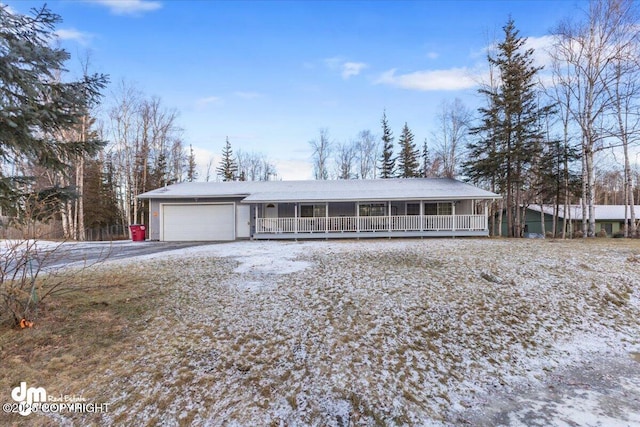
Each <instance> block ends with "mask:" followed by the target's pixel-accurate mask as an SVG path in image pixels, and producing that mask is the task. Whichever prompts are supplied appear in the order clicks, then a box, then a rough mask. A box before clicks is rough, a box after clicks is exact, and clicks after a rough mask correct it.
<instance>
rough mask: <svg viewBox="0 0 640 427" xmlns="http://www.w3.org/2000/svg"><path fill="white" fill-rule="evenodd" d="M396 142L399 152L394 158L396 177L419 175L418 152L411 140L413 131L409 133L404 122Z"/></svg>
mask: <svg viewBox="0 0 640 427" xmlns="http://www.w3.org/2000/svg"><path fill="white" fill-rule="evenodd" d="M398 143H399V144H400V154H398V158H397V159H396V162H397V166H398V169H397V173H398V178H415V177H417V176H419V175H420V174H419V170H418V168H419V163H418V157H419V155H420V152H419V151H418V149H417V148H416V144H415V143H414V142H413V133H411V130H410V129H409V126H408V125H407V123H406V122H405V123H404V127H403V128H402V133H401V134H400V138H399V139H398Z"/></svg>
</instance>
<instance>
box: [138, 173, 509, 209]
mask: <svg viewBox="0 0 640 427" xmlns="http://www.w3.org/2000/svg"><path fill="white" fill-rule="evenodd" d="M138 197H139V198H142V199H172V198H218V197H239V198H242V199H243V200H242V202H244V203H266V202H281V203H287V202H321V201H322V202H340V201H342V202H346V201H390V200H463V199H477V200H481V199H497V198H500V196H498V195H497V194H494V193H491V192H489V191H485V190H482V189H480V188H478V187H475V186H473V185H470V184H466V183H464V182H461V181H457V180H455V179H449V178H411V179H399V178H398V179H371V180H334V181H320V180H318V181H257V182H247V181H233V182H188V183H181V184H174V185H169V186H167V187H163V188H159V189H157V190H153V191H149V192H147V193H144V194H141V195H139V196H138Z"/></svg>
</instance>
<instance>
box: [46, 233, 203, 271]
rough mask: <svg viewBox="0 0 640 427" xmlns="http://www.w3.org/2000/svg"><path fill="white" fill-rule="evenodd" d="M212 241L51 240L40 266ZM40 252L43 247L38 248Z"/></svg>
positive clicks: (81, 261) (116, 256)
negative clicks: (61, 241)
mask: <svg viewBox="0 0 640 427" xmlns="http://www.w3.org/2000/svg"><path fill="white" fill-rule="evenodd" d="M209 244H212V243H211V242H150V241H145V242H132V241H128V240H122V241H114V242H65V243H60V244H55V243H48V244H47V245H46V247H43V249H42V252H41V254H42V255H41V256H38V257H37V258H38V259H39V260H41V264H42V265H41V267H42V268H44V269H51V268H60V267H65V266H68V265H71V264H78V263H82V264H85V263H86V264H87V265H90V264H94V263H96V262H102V261H107V260H114V259H126V258H132V257H136V256H141V255H149V254H155V253H159V252H166V251H173V250H176V249H182V248H189V247H192V246H201V245H209ZM39 252H40V250H39Z"/></svg>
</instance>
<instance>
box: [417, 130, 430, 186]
mask: <svg viewBox="0 0 640 427" xmlns="http://www.w3.org/2000/svg"><path fill="white" fill-rule="evenodd" d="M420 160H421V162H422V165H421V166H420V176H421V177H422V178H428V177H429V175H430V174H431V156H430V155H429V145H428V144H427V138H425V139H424V143H423V144H422V153H421V154H420Z"/></svg>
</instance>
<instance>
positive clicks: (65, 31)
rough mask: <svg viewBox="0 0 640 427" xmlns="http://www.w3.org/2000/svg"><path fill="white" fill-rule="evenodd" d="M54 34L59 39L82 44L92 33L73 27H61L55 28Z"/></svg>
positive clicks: (90, 37) (89, 38) (86, 41)
mask: <svg viewBox="0 0 640 427" xmlns="http://www.w3.org/2000/svg"><path fill="white" fill-rule="evenodd" d="M56 35H57V36H58V38H59V39H60V40H74V41H76V42H78V43H80V44H81V45H84V46H86V45H88V44H89V41H90V40H91V39H92V38H93V34H89V33H83V32H82V31H78V30H76V29H75V28H61V29H59V30H56Z"/></svg>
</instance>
